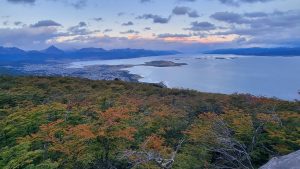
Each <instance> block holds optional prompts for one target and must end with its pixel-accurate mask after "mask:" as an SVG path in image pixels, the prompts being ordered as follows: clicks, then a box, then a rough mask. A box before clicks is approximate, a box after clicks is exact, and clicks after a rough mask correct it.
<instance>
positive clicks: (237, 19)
mask: <svg viewBox="0 0 300 169" xmlns="http://www.w3.org/2000/svg"><path fill="white" fill-rule="evenodd" d="M210 17H211V18H213V19H215V20H218V21H223V22H227V23H237V24H243V23H248V22H249V21H248V20H247V19H245V18H244V17H243V16H242V15H240V14H237V13H233V12H216V13H214V14H212V15H211V16H210Z"/></svg>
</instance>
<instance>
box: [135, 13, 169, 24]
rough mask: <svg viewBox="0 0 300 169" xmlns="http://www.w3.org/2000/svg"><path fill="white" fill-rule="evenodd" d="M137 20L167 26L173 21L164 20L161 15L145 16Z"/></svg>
mask: <svg viewBox="0 0 300 169" xmlns="http://www.w3.org/2000/svg"><path fill="white" fill-rule="evenodd" d="M137 19H146V20H147V19H151V20H152V21H153V23H160V24H165V23H168V22H169V21H170V19H171V17H168V18H164V17H162V16H159V15H153V14H144V15H142V16H138V17H137Z"/></svg>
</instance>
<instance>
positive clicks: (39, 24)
mask: <svg viewBox="0 0 300 169" xmlns="http://www.w3.org/2000/svg"><path fill="white" fill-rule="evenodd" d="M51 26H53V27H57V26H62V25H61V24H59V23H57V22H55V21H52V20H42V21H38V22H37V23H35V24H32V25H31V26H30V27H33V28H38V27H51Z"/></svg>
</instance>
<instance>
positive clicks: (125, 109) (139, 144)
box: [0, 76, 300, 169]
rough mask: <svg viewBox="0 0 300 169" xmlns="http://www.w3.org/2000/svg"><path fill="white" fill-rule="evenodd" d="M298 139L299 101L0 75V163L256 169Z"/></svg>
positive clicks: (37, 167)
mask: <svg viewBox="0 0 300 169" xmlns="http://www.w3.org/2000/svg"><path fill="white" fill-rule="evenodd" d="M299 149H300V102H299V101H293V102H292V101H282V100H279V99H275V98H272V99H271V98H264V97H255V96H251V95H248V94H233V95H223V94H212V93H202V92H197V91H193V90H183V89H168V88H163V87H161V86H159V85H154V84H141V83H128V82H122V81H118V80H115V81H92V80H87V79H79V78H67V77H11V76H2V77H0V168H2V169H23V168H24V169H62V168H66V169H83V168H85V169H129V168H136V169H171V168H172V169H202V168H203V169H204V168H205V169H206V168H207V169H221V168H224V169H231V168H232V169H255V168H259V167H260V166H262V165H263V164H265V163H266V162H268V161H269V160H270V159H271V158H272V157H274V156H280V155H285V154H288V153H291V152H294V151H296V150H299Z"/></svg>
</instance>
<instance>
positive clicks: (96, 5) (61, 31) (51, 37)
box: [0, 0, 300, 52]
mask: <svg viewBox="0 0 300 169" xmlns="http://www.w3.org/2000/svg"><path fill="white" fill-rule="evenodd" d="M51 45H55V46H57V47H60V48H63V49H75V48H83V47H98V48H105V49H114V48H143V49H153V50H177V51H181V52H201V51H205V50H211V49H218V48H239V47H278V46H289V47H294V46H300V0H0V46H5V47H19V48H21V49H25V50H33V49H34V50H40V49H44V48H47V47H48V46H51Z"/></svg>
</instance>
